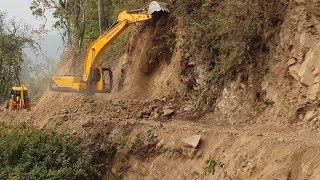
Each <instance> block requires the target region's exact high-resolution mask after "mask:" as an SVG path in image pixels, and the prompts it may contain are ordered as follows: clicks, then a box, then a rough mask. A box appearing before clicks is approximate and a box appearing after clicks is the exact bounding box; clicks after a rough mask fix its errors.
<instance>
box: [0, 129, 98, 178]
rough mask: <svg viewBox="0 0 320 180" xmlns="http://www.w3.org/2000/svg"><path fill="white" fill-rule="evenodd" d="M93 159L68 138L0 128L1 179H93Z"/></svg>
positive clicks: (39, 132) (96, 166)
mask: <svg viewBox="0 0 320 180" xmlns="http://www.w3.org/2000/svg"><path fill="white" fill-rule="evenodd" d="M99 175H100V173H99V170H98V165H95V164H94V163H93V161H92V156H91V155H90V154H89V153H88V152H87V151H85V150H83V149H82V148H81V147H80V145H79V143H77V142H76V141H75V140H73V139H72V138H71V137H69V136H66V135H62V134H57V133H54V132H44V131H36V130H32V129H29V128H18V129H12V128H3V127H2V128H0V179H52V180H53V179H96V178H97V177H98V176H99Z"/></svg>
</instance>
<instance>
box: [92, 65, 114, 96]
mask: <svg viewBox="0 0 320 180" xmlns="http://www.w3.org/2000/svg"><path fill="white" fill-rule="evenodd" d="M93 74H94V75H93V76H94V78H93V82H95V83H94V86H93V88H94V89H95V92H96V93H111V90H112V83H113V77H112V71H111V69H110V68H101V67H99V68H98V69H96V70H94V73H93Z"/></svg>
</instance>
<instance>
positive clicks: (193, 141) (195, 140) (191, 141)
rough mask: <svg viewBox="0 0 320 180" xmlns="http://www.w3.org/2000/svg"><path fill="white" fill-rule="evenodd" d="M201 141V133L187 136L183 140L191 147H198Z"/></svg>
mask: <svg viewBox="0 0 320 180" xmlns="http://www.w3.org/2000/svg"><path fill="white" fill-rule="evenodd" d="M200 141H201V135H194V136H190V137H187V138H184V139H182V142H183V143H184V144H185V145H186V146H189V147H193V148H197V147H198V145H199V142H200Z"/></svg>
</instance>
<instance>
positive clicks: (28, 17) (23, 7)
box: [0, 0, 63, 61]
mask: <svg viewBox="0 0 320 180" xmlns="http://www.w3.org/2000/svg"><path fill="white" fill-rule="evenodd" d="M31 1H32V0H0V11H1V12H6V13H7V18H8V19H11V18H15V19H17V20H22V21H23V22H24V23H26V24H29V25H31V26H32V27H33V28H38V27H39V26H40V25H42V24H43V23H44V21H43V20H42V19H37V18H35V17H33V15H32V13H31V10H30V4H31ZM46 16H47V23H46V25H47V28H48V29H49V30H50V31H49V33H48V34H46V35H44V36H43V38H42V39H43V40H41V41H40V44H41V48H42V49H43V51H44V53H45V54H47V55H48V56H49V57H51V58H53V59H56V60H58V59H59V57H60V54H61V51H62V48H63V46H62V40H61V38H60V35H59V33H58V31H56V30H54V29H53V28H52V25H53V23H54V22H55V20H54V18H53V17H52V16H50V14H48V15H46ZM35 38H36V37H35ZM25 52H26V54H27V56H28V57H29V58H31V59H33V60H34V61H41V59H39V58H40V57H36V56H35V55H34V54H35V53H34V52H33V51H31V50H30V49H26V50H25Z"/></svg>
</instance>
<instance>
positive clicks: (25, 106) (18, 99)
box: [6, 85, 31, 111]
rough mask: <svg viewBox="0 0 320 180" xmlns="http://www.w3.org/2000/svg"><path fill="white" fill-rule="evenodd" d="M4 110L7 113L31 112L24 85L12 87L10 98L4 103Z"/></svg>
mask: <svg viewBox="0 0 320 180" xmlns="http://www.w3.org/2000/svg"><path fill="white" fill-rule="evenodd" d="M6 109H8V110H9V111H15V110H26V111H31V100H30V98H29V95H28V89H27V88H26V87H25V86H24V85H21V86H18V87H12V89H11V93H10V98H9V100H7V102H6Z"/></svg>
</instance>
